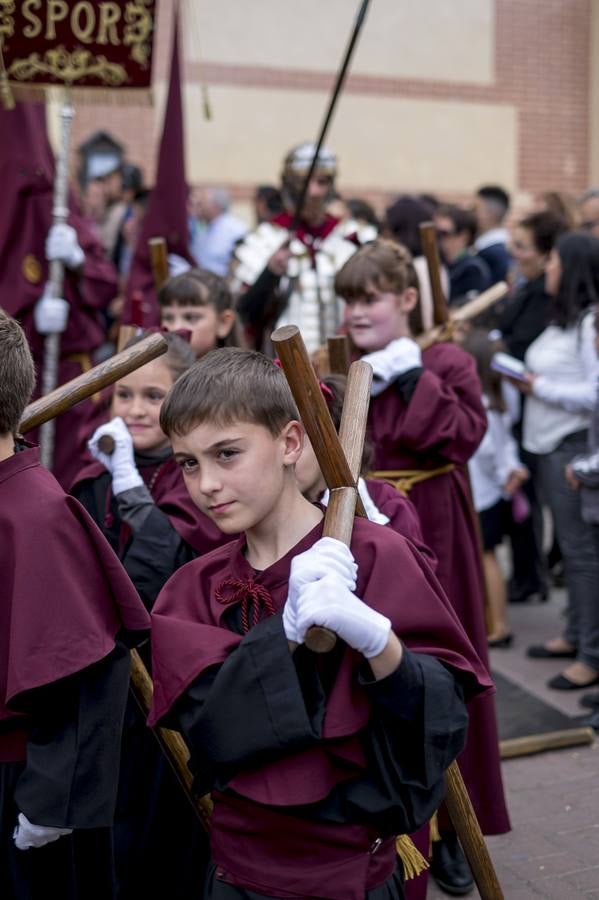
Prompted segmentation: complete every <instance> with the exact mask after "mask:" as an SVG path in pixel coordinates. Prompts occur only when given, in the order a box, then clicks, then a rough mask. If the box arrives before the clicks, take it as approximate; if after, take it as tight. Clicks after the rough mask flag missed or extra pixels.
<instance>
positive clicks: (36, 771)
mask: <svg viewBox="0 0 599 900" xmlns="http://www.w3.org/2000/svg"><path fill="white" fill-rule="evenodd" d="M129 671H130V657H129V651H128V649H127V648H126V647H125V646H124V645H123V644H122V643H121V642H120V641H117V643H116V646H115V648H114V650H113V651H112V652H111V653H109V654H108V656H106V657H105V658H104V659H102V660H100V661H99V662H97V663H94V664H93V665H91V666H88V667H87V668H86V669H83V670H82V671H81V672H78V673H77V674H75V675H71V676H69V677H68V678H64V679H61V680H60V681H57V682H54V683H53V684H50V685H45V686H44V687H41V688H37V689H36V690H33V691H30V692H28V694H27V695H24V697H23V700H22V703H21V704H20V705H21V706H22V708H23V711H25V712H26V713H27V715H28V717H29V719H30V722H31V731H30V735H29V740H28V742H27V763H26V766H25V769H24V770H23V772H22V774H21V776H20V777H19V780H18V782H17V786H16V789H15V802H16V804H17V806H18V808H19V810H20V811H21V812H23V813H25V815H26V816H27V818H28V819H29V821H30V822H33V823H34V824H36V825H54V826H57V827H59V828H67V827H68V828H100V827H106V826H109V825H112V821H113V818H114V809H115V804H116V791H117V783H118V772H119V759H120V750H121V731H122V726H123V716H124V712H125V702H126V699H127V691H128V687H129Z"/></svg>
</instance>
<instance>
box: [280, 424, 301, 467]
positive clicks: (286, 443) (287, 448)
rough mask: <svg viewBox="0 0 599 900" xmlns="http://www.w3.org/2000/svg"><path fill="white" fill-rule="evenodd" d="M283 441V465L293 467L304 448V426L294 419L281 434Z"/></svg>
mask: <svg viewBox="0 0 599 900" xmlns="http://www.w3.org/2000/svg"><path fill="white" fill-rule="evenodd" d="M281 439H282V441H283V464H284V465H286V466H294V465H295V464H296V462H297V461H298V459H299V458H300V456H301V455H302V450H303V448H304V426H303V425H302V424H301V423H300V422H298V421H297V419H294V420H293V421H292V422H288V423H287V425H285V427H284V428H283V430H282V432H281Z"/></svg>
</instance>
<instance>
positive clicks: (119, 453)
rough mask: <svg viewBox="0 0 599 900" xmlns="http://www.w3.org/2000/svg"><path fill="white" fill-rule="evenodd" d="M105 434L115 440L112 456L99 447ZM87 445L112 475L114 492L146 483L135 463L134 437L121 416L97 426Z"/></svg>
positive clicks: (118, 492)
mask: <svg viewBox="0 0 599 900" xmlns="http://www.w3.org/2000/svg"><path fill="white" fill-rule="evenodd" d="M104 434H108V435H110V437H111V438H112V439H113V441H114V451H113V452H112V453H111V454H110V456H109V455H108V454H107V453H102V451H101V450H100V448H99V447H98V442H99V440H100V438H101V437H102V435H104ZM87 446H88V448H89V452H90V453H91V455H92V456H93V457H94V458H95V459H97V460H98V462H101V463H102V465H103V466H104V467H105V468H106V469H108V471H109V472H110V474H111V475H112V492H113V494H115V495H116V494H122V492H123V491H130V490H131V488H136V487H141V485H142V484H143V483H144V482H143V478H142V477H141V475H140V474H139V472H138V470H137V466H136V465H135V457H134V451H133V439H132V437H131V434H130V433H129V429H128V428H127V426H126V425H125V423H124V422H123V420H122V419H121V417H120V416H115V418H114V419H112V420H111V421H110V422H107V423H106V425H100V427H99V428H96V430H95V431H94V433H93V435H92V437H91V438H90V440H89V441H88V442H87Z"/></svg>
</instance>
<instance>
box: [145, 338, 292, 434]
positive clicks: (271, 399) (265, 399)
mask: <svg viewBox="0 0 599 900" xmlns="http://www.w3.org/2000/svg"><path fill="white" fill-rule="evenodd" d="M294 419H298V420H299V414H298V411H297V408H296V406H295V403H294V402H293V397H292V395H291V390H290V389H289V385H288V384H287V380H286V378H285V375H284V374H283V372H282V371H281V369H279V368H278V367H277V366H275V364H274V363H273V362H272V360H270V359H268V358H267V357H266V356H264V355H263V354H262V353H258V352H257V351H255V350H240V349H238V348H236V347H222V348H220V349H219V350H211V351H210V353H207V354H206V356H203V357H202V358H201V359H200V360H198V362H196V363H195V364H194V365H193V366H192V367H191V368H190V369H188V370H187V372H185V373H184V374H183V375H182V376H181V377H180V378H179V380H178V381H177V383H176V384H174V385H173V387H172V388H171V390H170V391H169V392H168V394H167V396H166V399H165V401H164V403H163V404H162V408H161V410H160V427H161V428H162V430H163V431H164V433H165V434H166V435H167V436H169V437H171V436H172V435H173V434H178V435H185V434H187V433H188V432H189V431H191V430H192V428H195V427H196V426H197V425H201V424H203V423H204V422H213V423H215V424H218V425H231V424H232V423H234V422H251V423H253V424H255V425H263V426H264V427H265V428H267V429H268V430H269V431H270V433H271V434H272V435H273V436H275V437H276V436H277V435H278V434H280V432H281V429H283V428H284V427H285V425H287V423H288V422H291V421H293V420H294Z"/></svg>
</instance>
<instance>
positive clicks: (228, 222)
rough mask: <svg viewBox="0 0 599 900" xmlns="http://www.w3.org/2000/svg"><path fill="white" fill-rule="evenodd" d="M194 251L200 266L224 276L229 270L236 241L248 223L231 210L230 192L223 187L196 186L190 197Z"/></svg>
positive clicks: (243, 233) (192, 248) (241, 235)
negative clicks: (236, 216) (245, 223)
mask: <svg viewBox="0 0 599 900" xmlns="http://www.w3.org/2000/svg"><path fill="white" fill-rule="evenodd" d="M189 212H190V217H191V232H192V233H191V252H192V255H193V256H194V258H195V260H196V262H197V264H198V266H200V267H201V268H202V269H208V271H210V272H215V273H216V275H221V276H222V277H224V276H226V275H228V273H229V263H230V261H231V254H232V253H233V249H234V247H235V244H236V243H237V242H238V241H240V240H241V238H243V237H244V235H245V234H246V232H247V228H246V226H245V225H244V223H243V222H242V221H241V220H240V219H237V218H235V216H233V215H232V214H231V213H230V212H229V193H228V191H226V190H225V189H224V188H220V187H205V188H195V189H194V190H193V191H191V193H190V197H189Z"/></svg>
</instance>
